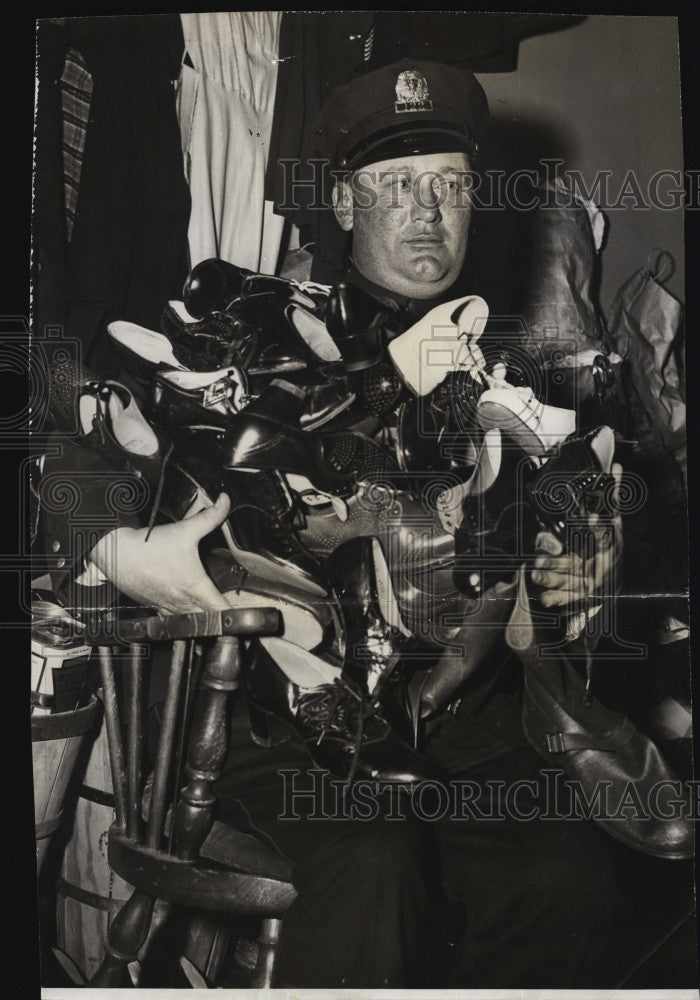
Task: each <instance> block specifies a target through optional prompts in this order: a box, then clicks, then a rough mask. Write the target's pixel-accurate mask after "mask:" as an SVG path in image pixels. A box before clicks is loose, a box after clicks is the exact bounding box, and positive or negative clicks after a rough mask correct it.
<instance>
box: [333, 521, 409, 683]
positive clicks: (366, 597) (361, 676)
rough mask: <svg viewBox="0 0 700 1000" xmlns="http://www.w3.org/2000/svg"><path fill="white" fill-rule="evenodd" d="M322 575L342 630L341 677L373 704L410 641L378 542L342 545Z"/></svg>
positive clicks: (357, 541) (362, 540)
mask: <svg viewBox="0 0 700 1000" xmlns="http://www.w3.org/2000/svg"><path fill="white" fill-rule="evenodd" d="M325 573H326V579H327V580H328V583H329V584H330V586H331V587H332V589H333V591H334V592H335V595H336V597H337V599H338V603H339V604H340V608H341V611H342V615H343V623H344V626H345V628H344V638H345V662H344V665H343V676H344V677H346V678H347V679H348V680H351V681H353V682H354V683H355V684H357V685H358V686H359V687H360V689H361V690H362V691H363V692H364V694H365V695H367V696H368V697H370V698H372V699H374V700H376V699H377V698H378V697H379V695H380V694H381V690H382V688H383V686H384V684H385V682H386V679H387V678H388V676H389V674H391V672H392V671H393V670H394V668H395V667H396V666H397V664H398V662H399V659H400V656H401V650H402V648H403V647H404V646H405V644H406V640H407V639H409V638H410V633H409V631H408V630H407V628H406V626H405V625H404V623H403V621H402V620H401V613H400V611H399V606H398V604H397V601H396V596H395V594H394V588H393V584H392V581H391V576H390V574H389V567H388V566H387V563H386V559H385V558H384V553H383V551H382V547H381V545H380V543H379V541H378V540H377V539H376V538H368V537H360V538H352V539H350V540H349V541H347V542H344V543H343V544H342V545H340V546H339V547H338V548H337V549H336V550H335V552H334V553H333V554H332V555H331V556H330V558H329V559H328V561H327V562H326V565H325Z"/></svg>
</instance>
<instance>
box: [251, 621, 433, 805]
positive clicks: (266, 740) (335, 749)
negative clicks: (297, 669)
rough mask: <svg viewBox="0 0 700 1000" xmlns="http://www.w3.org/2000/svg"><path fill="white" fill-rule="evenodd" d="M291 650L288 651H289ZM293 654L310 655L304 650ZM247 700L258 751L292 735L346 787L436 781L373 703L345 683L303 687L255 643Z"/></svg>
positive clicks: (338, 680)
mask: <svg viewBox="0 0 700 1000" xmlns="http://www.w3.org/2000/svg"><path fill="white" fill-rule="evenodd" d="M287 645H288V646H289V644H287ZM267 646H268V647H269V648H270V649H274V650H275V653H276V655H278V656H279V653H280V651H281V650H282V649H283V648H284V647H282V646H279V651H278V642H277V643H276V642H275V640H271V641H269V642H268V643H267ZM294 649H295V647H290V652H293V651H294ZM294 655H299V656H304V657H306V658H311V657H312V656H313V654H310V653H305V652H304V651H303V650H297V652H296V653H295V654H294ZM281 658H282V657H281V656H280V659H281ZM246 696H247V700H248V709H249V713H250V721H251V737H252V739H253V741H254V742H255V743H257V744H258V745H260V746H264V747H270V746H273V745H275V744H277V743H282V742H285V741H286V740H288V739H289V738H290V737H291V736H293V735H294V734H295V733H296V735H297V737H300V738H301V739H302V740H303V742H304V744H305V746H306V749H307V751H308V753H309V756H310V758H311V760H312V761H313V763H314V765H315V766H316V767H318V768H320V769H322V770H327V771H330V772H331V773H332V774H334V775H336V776H337V777H339V778H342V779H343V780H345V781H347V782H348V783H349V782H351V781H352V780H353V779H354V778H364V779H370V780H373V781H377V782H380V783H382V784H400V785H413V784H417V783H418V782H421V781H425V780H429V779H434V778H435V777H436V772H435V769H434V767H431V765H430V764H429V763H428V762H427V761H426V760H425V758H424V757H422V755H421V754H419V753H417V752H416V751H415V750H412V749H411V748H410V747H409V746H407V745H406V744H405V743H403V742H402V741H401V740H400V739H399V738H398V736H396V735H395V733H394V732H393V730H392V729H391V728H390V726H389V723H388V722H387V721H386V720H385V719H384V718H383V717H382V715H381V714H380V712H379V707H378V705H377V704H376V702H370V701H369V700H368V699H367V698H366V697H365V695H364V694H363V693H362V691H361V690H360V688H359V687H358V686H357V685H355V684H353V683H352V682H351V681H349V680H346V679H345V678H341V677H338V678H336V680H335V681H334V682H333V683H324V684H320V685H317V686H315V687H313V688H301V687H299V686H298V685H296V684H294V683H292V681H290V680H289V678H288V677H287V676H286V674H285V673H284V672H283V670H282V669H281V668H280V667H279V666H278V664H277V663H276V662H275V660H274V659H273V658H272V656H271V655H270V653H269V652H268V651H267V650H266V649H264V648H263V646H262V645H261V644H260V643H254V645H253V663H252V668H251V671H250V674H249V677H248V683H247V687H246Z"/></svg>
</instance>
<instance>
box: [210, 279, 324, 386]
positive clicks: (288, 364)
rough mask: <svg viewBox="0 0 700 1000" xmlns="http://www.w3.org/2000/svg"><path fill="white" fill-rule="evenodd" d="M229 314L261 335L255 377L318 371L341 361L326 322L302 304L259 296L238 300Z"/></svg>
mask: <svg viewBox="0 0 700 1000" xmlns="http://www.w3.org/2000/svg"><path fill="white" fill-rule="evenodd" d="M227 314H230V315H232V316H235V317H236V319H238V320H239V321H241V322H243V323H245V324H246V325H247V326H249V327H252V328H253V329H254V330H255V331H256V333H257V336H258V350H257V353H256V354H255V355H254V357H253V358H252V359H251V361H250V363H249V365H248V371H249V372H250V374H251V375H255V374H262V375H264V374H266V373H268V372H284V371H297V370H299V369H300V368H304V367H311V368H317V367H319V366H323V365H325V364H329V363H333V362H338V361H340V355H339V353H338V350H337V348H336V346H335V344H334V343H333V341H332V339H331V338H330V336H329V335H328V332H327V330H326V328H325V326H324V324H323V322H322V321H321V320H319V319H318V318H317V317H316V316H314V315H313V313H312V311H311V310H310V309H308V308H304V307H303V306H302V305H301V304H300V303H299V302H296V301H294V300H287V299H285V298H282V297H280V296H279V295H277V294H275V293H274V292H258V293H256V294H255V295H245V296H241V298H239V299H236V301H235V302H233V303H232V304H231V305H230V306H229V308H228V310H227Z"/></svg>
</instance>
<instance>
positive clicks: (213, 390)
mask: <svg viewBox="0 0 700 1000" xmlns="http://www.w3.org/2000/svg"><path fill="white" fill-rule="evenodd" d="M237 375H238V372H237V371H236V369H235V368H232V369H230V371H228V372H227V373H226V375H224V377H223V378H220V379H217V381H216V382H212V384H211V385H208V386H207V387H206V389H205V390H204V398H203V400H202V401H203V403H204V406H207V407H209V406H216V404H217V403H221V402H223V401H224V400H225V399H228V397H229V396H230V395H231V390H232V388H234V387H235V385H236V384H237V383H238V384H240V382H239V380H238V379H237V378H236V376H237Z"/></svg>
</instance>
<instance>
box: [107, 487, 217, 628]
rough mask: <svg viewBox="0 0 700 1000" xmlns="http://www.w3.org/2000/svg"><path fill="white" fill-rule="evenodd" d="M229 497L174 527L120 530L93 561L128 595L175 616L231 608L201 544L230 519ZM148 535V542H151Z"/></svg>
mask: <svg viewBox="0 0 700 1000" xmlns="http://www.w3.org/2000/svg"><path fill="white" fill-rule="evenodd" d="M230 506H231V503H230V500H229V498H228V497H227V496H226V494H225V493H222V494H220V495H219V498H218V499H217V501H216V503H215V504H213V505H212V506H211V507H207V508H206V509H205V510H202V511H200V512H199V513H197V514H194V515H193V516H192V517H188V518H185V519H184V520H182V521H176V522H175V523H174V524H161V525H157V526H156V527H154V528H152V529H151V532H150V534H149V532H148V529H147V528H117V529H116V530H115V531H111V532H110V533H109V534H108V535H105V536H104V538H102V539H100V541H99V542H98V543H97V545H96V546H95V547H94V549H93V550H92V552H91V553H90V560H91V561H92V563H94V565H95V566H97V568H98V569H99V570H100V572H101V573H103V574H104V576H106V577H107V579H108V580H109V581H110V582H111V583H113V584H114V586H115V587H117V589H118V590H120V591H121V592H122V593H123V594H126V596H127V597H130V598H132V599H133V600H135V601H138V602H139V603H140V604H143V605H145V606H147V607H155V608H159V609H160V610H161V611H165V612H168V613H170V614H175V613H179V612H186V611H207V610H211V609H215V610H216V609H222V610H223V609H224V608H228V607H229V604H228V602H227V601H226V600H225V599H224V597H223V595H222V594H221V593H219V591H218V590H217V588H216V587H215V586H214V584H213V583H212V581H211V580H210V579H209V577H208V576H207V574H206V573H205V571H204V567H203V566H202V563H201V560H200V558H199V550H198V545H199V542H200V541H201V539H202V538H204V536H205V535H208V534H209V532H210V531H213V530H214V529H215V528H218V527H219V525H221V524H223V522H224V521H225V520H226V518H227V517H228V513H229V510H230ZM147 537H148V541H146V538H147Z"/></svg>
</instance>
